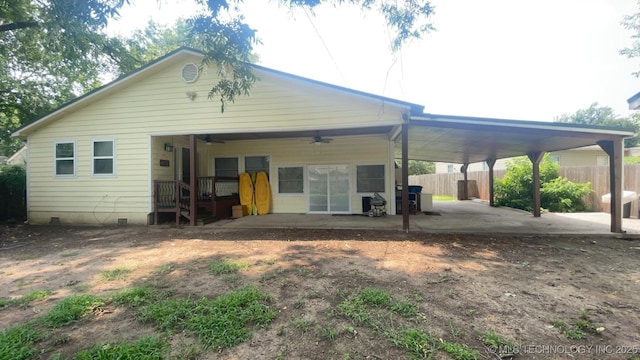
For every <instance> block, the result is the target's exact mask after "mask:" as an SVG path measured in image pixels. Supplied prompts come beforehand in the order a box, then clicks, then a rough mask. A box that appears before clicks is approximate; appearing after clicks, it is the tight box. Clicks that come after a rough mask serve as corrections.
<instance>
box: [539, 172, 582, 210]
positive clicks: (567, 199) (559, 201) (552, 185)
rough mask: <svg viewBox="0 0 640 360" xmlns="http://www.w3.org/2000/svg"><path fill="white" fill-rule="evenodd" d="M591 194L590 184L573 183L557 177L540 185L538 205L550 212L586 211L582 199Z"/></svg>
mask: <svg viewBox="0 0 640 360" xmlns="http://www.w3.org/2000/svg"><path fill="white" fill-rule="evenodd" d="M592 192H593V190H591V183H589V182H586V183H574V182H571V181H569V180H568V179H567V178H564V177H558V178H555V179H553V180H551V181H548V182H546V183H544V184H542V189H540V203H541V204H542V207H543V208H545V209H547V210H549V211H552V212H575V211H587V210H588V209H587V207H586V206H585V205H584V200H583V199H584V197H585V196H586V195H589V194H591V193H592Z"/></svg>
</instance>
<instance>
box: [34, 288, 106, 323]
mask: <svg viewBox="0 0 640 360" xmlns="http://www.w3.org/2000/svg"><path fill="white" fill-rule="evenodd" d="M100 306H104V301H102V299H100V298H99V297H97V296H95V295H76V296H71V297H68V298H65V299H63V300H60V301H59V302H58V303H57V304H56V306H54V308H53V309H51V311H49V312H48V313H47V314H46V315H44V316H43V317H42V318H40V322H41V323H42V324H43V325H45V326H48V327H52V328H58V327H62V326H65V325H68V324H71V323H73V322H75V321H77V320H79V319H80V318H82V317H83V316H85V315H87V314H89V313H91V312H92V311H93V310H95V309H96V308H98V307H100Z"/></svg>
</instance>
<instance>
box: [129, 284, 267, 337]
mask: <svg viewBox="0 0 640 360" xmlns="http://www.w3.org/2000/svg"><path fill="white" fill-rule="evenodd" d="M269 299H270V297H269V295H268V294H265V293H262V292H260V291H259V290H257V289H255V288H247V289H243V290H239V291H235V292H230V293H227V294H224V295H221V296H219V297H217V298H215V299H213V300H210V299H206V298H202V299H200V300H193V299H177V300H164V301H158V302H154V303H152V304H149V305H146V306H143V307H141V308H140V318H141V319H142V320H146V321H153V322H155V323H156V324H157V325H158V326H159V327H160V328H161V329H163V330H174V329H178V328H182V329H186V330H189V331H193V332H194V333H196V334H197V335H198V338H199V339H200V342H201V343H202V344H203V347H204V348H205V349H218V348H223V347H229V346H233V345H235V344H238V343H240V342H244V341H247V340H248V339H250V338H251V332H250V330H249V328H248V327H247V325H248V324H254V325H261V326H264V325H267V324H269V323H270V322H271V321H272V320H273V319H274V318H275V316H276V313H275V311H273V310H272V309H270V308H269V306H268V305H267V304H266V303H267V301H269Z"/></svg>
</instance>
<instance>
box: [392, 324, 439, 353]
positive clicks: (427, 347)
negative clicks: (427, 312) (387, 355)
mask: <svg viewBox="0 0 640 360" xmlns="http://www.w3.org/2000/svg"><path fill="white" fill-rule="evenodd" d="M389 338H390V340H391V342H392V343H393V344H394V345H395V346H396V347H399V348H404V349H406V350H408V351H409V354H411V357H412V358H413V359H431V358H433V356H434V354H435V352H436V351H437V349H438V346H439V345H438V339H436V338H435V337H433V336H431V335H429V334H427V333H425V332H423V331H420V330H418V329H414V328H410V329H404V330H402V331H400V332H397V333H396V332H392V333H390V334H389Z"/></svg>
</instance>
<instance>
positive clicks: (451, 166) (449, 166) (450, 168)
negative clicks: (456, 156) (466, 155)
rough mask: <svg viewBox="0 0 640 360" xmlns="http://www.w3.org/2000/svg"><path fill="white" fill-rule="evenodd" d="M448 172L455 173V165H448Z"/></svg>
mask: <svg viewBox="0 0 640 360" xmlns="http://www.w3.org/2000/svg"><path fill="white" fill-rule="evenodd" d="M447 172H448V173H452V172H453V164H449V165H447Z"/></svg>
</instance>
